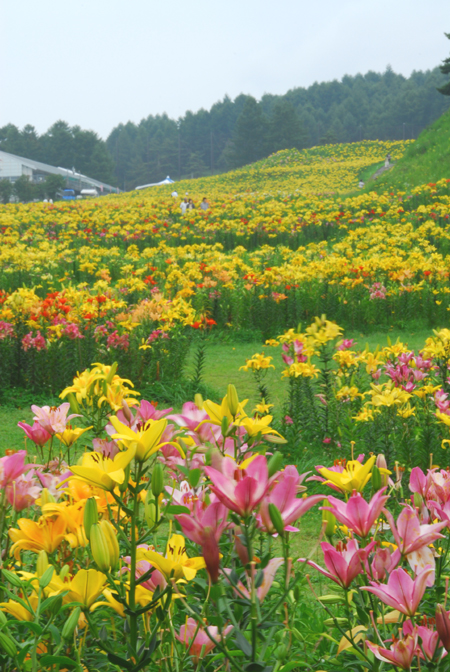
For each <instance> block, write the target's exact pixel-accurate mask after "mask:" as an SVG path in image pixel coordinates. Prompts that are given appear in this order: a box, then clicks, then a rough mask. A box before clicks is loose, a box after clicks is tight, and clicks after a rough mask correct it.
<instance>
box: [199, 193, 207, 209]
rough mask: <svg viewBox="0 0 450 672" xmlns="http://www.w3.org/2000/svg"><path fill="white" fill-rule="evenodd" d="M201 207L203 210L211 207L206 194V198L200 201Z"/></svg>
mask: <svg viewBox="0 0 450 672" xmlns="http://www.w3.org/2000/svg"><path fill="white" fill-rule="evenodd" d="M200 207H201V209H202V210H208V208H209V203H208V201H207V200H206V196H205V198H204V199H203V201H202V202H201V203H200Z"/></svg>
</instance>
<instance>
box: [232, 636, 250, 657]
mask: <svg viewBox="0 0 450 672" xmlns="http://www.w3.org/2000/svg"><path fill="white" fill-rule="evenodd" d="M234 637H235V641H236V646H237V647H238V649H241V651H243V652H244V653H245V655H246V656H251V655H252V647H251V646H250V642H249V641H248V640H247V639H246V638H245V637H244V635H243V634H242V633H241V632H239V631H237V632H236V633H235V636H234Z"/></svg>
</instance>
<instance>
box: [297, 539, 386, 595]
mask: <svg viewBox="0 0 450 672" xmlns="http://www.w3.org/2000/svg"><path fill="white" fill-rule="evenodd" d="M320 545H321V547H322V551H323V559H324V562H325V565H326V566H327V569H328V571H327V570H326V569H324V568H323V567H321V566H320V565H318V564H317V563H315V562H313V561H312V560H307V559H306V558H299V559H298V562H306V563H307V564H308V565H310V567H314V568H315V569H317V570H318V571H319V572H320V573H321V574H323V575H324V576H326V577H328V578H329V579H331V580H332V581H334V582H335V583H337V584H338V586H342V587H343V588H348V587H349V585H350V584H351V582H352V581H353V580H354V579H355V578H356V577H357V576H358V574H361V572H362V571H363V563H364V562H365V561H366V560H367V556H368V554H369V553H370V552H371V551H372V549H373V547H374V545H375V542H374V541H372V542H371V543H370V544H368V546H366V548H364V549H360V548H359V546H358V542H357V541H356V539H350V541H344V542H338V543H337V545H336V548H334V546H332V544H328V543H326V542H322V543H321V544H320Z"/></svg>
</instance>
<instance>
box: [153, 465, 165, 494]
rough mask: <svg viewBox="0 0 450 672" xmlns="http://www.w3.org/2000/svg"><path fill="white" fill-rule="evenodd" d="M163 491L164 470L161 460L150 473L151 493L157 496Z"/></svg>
mask: <svg viewBox="0 0 450 672" xmlns="http://www.w3.org/2000/svg"><path fill="white" fill-rule="evenodd" d="M163 491H164V472H163V468H162V464H161V462H157V463H156V464H155V468H154V469H153V473H152V494H153V496H154V497H159V496H160V494H161V493H162V492H163Z"/></svg>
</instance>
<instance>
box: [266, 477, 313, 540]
mask: <svg viewBox="0 0 450 672" xmlns="http://www.w3.org/2000/svg"><path fill="white" fill-rule="evenodd" d="M305 475H306V474H304V475H303V476H305ZM301 480H303V479H302V477H301V476H300V475H299V473H298V471H297V469H296V467H294V466H293V465H289V466H287V467H286V469H285V470H284V471H282V472H281V473H280V474H278V475H277V482H276V484H275V486H274V487H273V488H272V490H271V491H270V492H269V493H268V494H267V495H266V497H265V498H264V499H263V501H262V502H261V508H260V513H259V516H258V520H259V522H260V523H261V525H262V527H263V529H264V530H265V531H266V532H268V533H269V534H275V533H276V530H275V528H274V526H273V524H272V521H271V519H270V515H269V504H275V506H276V507H277V508H278V510H279V511H280V513H281V518H282V519H283V523H284V529H285V530H287V531H288V532H298V528H296V527H292V525H291V523H295V521H296V520H298V519H299V518H300V517H301V516H303V515H304V514H305V513H306V512H307V511H309V509H311V508H312V507H313V506H314V505H315V504H317V503H318V502H320V501H323V499H324V498H325V496H324V495H312V496H311V497H304V498H303V497H302V498H298V497H297V491H298V486H299V483H301Z"/></svg>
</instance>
